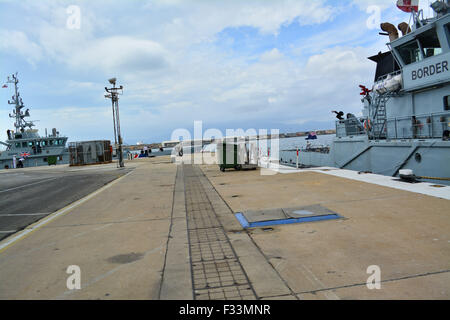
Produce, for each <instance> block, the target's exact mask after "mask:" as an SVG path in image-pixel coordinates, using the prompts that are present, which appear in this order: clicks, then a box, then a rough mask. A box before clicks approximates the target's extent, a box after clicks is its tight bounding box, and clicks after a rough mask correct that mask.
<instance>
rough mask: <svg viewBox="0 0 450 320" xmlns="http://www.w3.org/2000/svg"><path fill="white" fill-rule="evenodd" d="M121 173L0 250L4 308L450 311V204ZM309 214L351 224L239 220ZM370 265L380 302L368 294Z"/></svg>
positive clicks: (197, 171)
mask: <svg viewBox="0 0 450 320" xmlns="http://www.w3.org/2000/svg"><path fill="white" fill-rule="evenodd" d="M126 166H127V167H128V168H129V169H131V170H130V171H129V172H128V173H126V174H125V175H122V176H121V177H120V178H118V179H116V180H114V181H113V182H111V183H109V184H107V185H106V186H104V187H102V188H101V189H99V190H97V191H96V192H95V193H94V194H91V195H89V196H86V197H85V198H82V199H80V200H79V201H77V202H75V203H74V204H72V205H70V206H68V207H65V208H61V209H59V210H58V211H56V212H55V213H54V214H52V215H50V216H49V218H48V220H46V221H37V222H36V223H35V224H33V225H30V226H29V227H27V228H25V229H24V230H23V233H22V234H21V233H20V232H19V233H18V234H15V235H11V236H9V237H8V238H6V239H4V240H3V241H1V242H0V299H152V300H157V299H175V300H190V299H197V300H202V299H219V300H224V299H232V300H236V299H245V300H253V299H262V300H264V299H281V300H303V299H449V298H450V232H449V230H450V216H449V212H450V201H449V200H445V199H439V198H436V197H430V196H427V195H423V194H417V193H413V192H408V191H403V190H397V189H393V188H389V187H383V186H379V185H374V184H370V183H365V182H361V181H354V180H350V179H345V178H341V177H336V176H331V175H326V174H323V173H320V172H299V173H291V174H276V175H270V176H265V175H261V172H260V171H259V170H255V171H240V172H237V171H233V170H230V171H227V172H224V173H222V172H220V171H219V169H218V166H216V165H201V166H197V165H188V164H185V165H175V164H173V163H171V162H170V159H169V158H168V157H159V158H152V159H140V160H133V161H129V162H127V163H126ZM102 169H103V167H102V166H95V168H94V167H92V168H89V170H102ZM309 205H321V206H324V207H326V208H328V209H329V210H332V211H334V212H337V213H338V214H340V215H341V216H343V219H339V220H330V221H321V222H311V223H303V224H291V225H277V226H272V227H270V228H254V229H247V230H244V229H243V228H242V226H241V225H240V224H239V222H238V220H237V219H236V218H235V216H234V214H235V213H237V212H243V211H248V210H262V209H276V208H289V207H299V206H309ZM25 232H28V233H25ZM74 265H75V266H78V267H79V268H80V271H81V274H80V275H81V277H80V278H81V289H79V290H78V289H74V290H71V289H69V288H68V286H67V280H68V278H69V277H70V276H71V274H68V273H67V268H68V267H69V266H74ZM373 265H375V266H378V267H379V268H380V271H381V275H380V276H381V289H373V290H370V289H368V287H367V286H366V281H367V279H368V278H369V276H370V275H371V274H370V273H367V268H368V267H369V266H373Z"/></svg>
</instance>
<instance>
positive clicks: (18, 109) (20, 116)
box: [6, 72, 34, 132]
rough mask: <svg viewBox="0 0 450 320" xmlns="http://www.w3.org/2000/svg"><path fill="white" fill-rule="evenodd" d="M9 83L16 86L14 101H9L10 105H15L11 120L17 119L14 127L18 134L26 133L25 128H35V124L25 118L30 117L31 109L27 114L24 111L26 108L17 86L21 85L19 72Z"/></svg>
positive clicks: (10, 115) (9, 79)
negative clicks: (18, 76)
mask: <svg viewBox="0 0 450 320" xmlns="http://www.w3.org/2000/svg"><path fill="white" fill-rule="evenodd" d="M6 82H7V83H12V84H14V95H13V96H12V97H11V99H12V101H9V100H8V104H11V105H14V106H15V107H14V109H13V114H9V117H10V118H15V119H16V121H15V122H14V126H15V127H16V132H24V131H25V128H27V127H28V128H30V129H31V128H32V127H34V123H33V122H32V121H26V120H24V118H26V117H29V116H30V109H27V110H26V111H25V113H24V112H23V111H22V109H23V108H25V105H24V104H23V101H22V98H21V97H20V93H19V87H18V86H17V84H18V83H19V79H18V78H17V72H16V73H15V74H13V75H12V76H11V77H9V76H8V80H7V81H6Z"/></svg>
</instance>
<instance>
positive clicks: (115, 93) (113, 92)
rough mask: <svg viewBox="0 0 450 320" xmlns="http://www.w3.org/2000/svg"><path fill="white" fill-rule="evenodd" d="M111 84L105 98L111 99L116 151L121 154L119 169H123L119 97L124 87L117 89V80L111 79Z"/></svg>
mask: <svg viewBox="0 0 450 320" xmlns="http://www.w3.org/2000/svg"><path fill="white" fill-rule="evenodd" d="M108 81H109V83H110V84H112V85H113V87H112V88H107V87H105V90H106V92H108V94H105V98H107V99H111V104H112V112H113V123H114V142H115V146H116V150H117V151H118V152H119V167H121V168H123V167H124V166H125V165H124V163H123V152H122V135H121V133H120V119H119V95H122V94H123V86H120V87H119V88H116V81H117V79H116V78H111V79H109V80H108Z"/></svg>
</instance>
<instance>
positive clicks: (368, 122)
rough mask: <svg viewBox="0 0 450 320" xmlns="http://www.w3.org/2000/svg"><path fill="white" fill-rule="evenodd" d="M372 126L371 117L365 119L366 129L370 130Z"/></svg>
mask: <svg viewBox="0 0 450 320" xmlns="http://www.w3.org/2000/svg"><path fill="white" fill-rule="evenodd" d="M371 128H372V126H371V124H370V119H367V120H366V121H364V129H366V130H367V131H369V130H370V129H371Z"/></svg>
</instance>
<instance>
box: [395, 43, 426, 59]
mask: <svg viewBox="0 0 450 320" xmlns="http://www.w3.org/2000/svg"><path fill="white" fill-rule="evenodd" d="M398 52H399V54H400V56H401V57H402V60H403V62H404V63H405V64H406V65H408V64H411V63H414V62H418V61H420V60H422V53H421V52H420V48H419V44H418V43H417V41H416V40H413V41H410V42H407V43H405V44H404V45H402V46H399V47H398Z"/></svg>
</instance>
